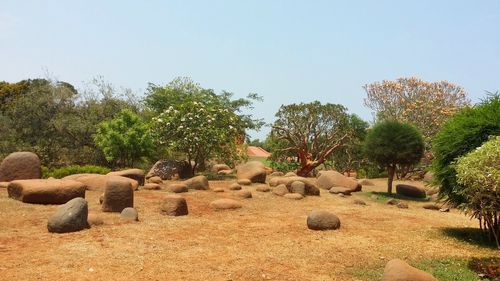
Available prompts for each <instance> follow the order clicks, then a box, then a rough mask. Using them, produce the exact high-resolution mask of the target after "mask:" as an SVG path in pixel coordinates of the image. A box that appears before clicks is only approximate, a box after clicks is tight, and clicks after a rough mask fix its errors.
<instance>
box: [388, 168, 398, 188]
mask: <svg viewBox="0 0 500 281" xmlns="http://www.w3.org/2000/svg"><path fill="white" fill-rule="evenodd" d="M395 172H396V166H394V165H389V166H388V167H387V176H388V178H387V192H388V193H389V194H392V180H393V179H394V173H395Z"/></svg>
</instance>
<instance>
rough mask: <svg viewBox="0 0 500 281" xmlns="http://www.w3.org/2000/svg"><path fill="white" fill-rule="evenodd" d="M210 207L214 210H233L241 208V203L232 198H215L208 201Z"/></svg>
mask: <svg viewBox="0 0 500 281" xmlns="http://www.w3.org/2000/svg"><path fill="white" fill-rule="evenodd" d="M210 207H212V208H213V209H215V210H233V209H239V208H241V203H240V202H238V201H236V200H233V199H227V198H224V199H217V200H215V201H212V202H210Z"/></svg>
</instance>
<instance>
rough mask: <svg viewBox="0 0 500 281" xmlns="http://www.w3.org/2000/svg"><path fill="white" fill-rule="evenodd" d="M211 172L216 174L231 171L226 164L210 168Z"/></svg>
mask: <svg viewBox="0 0 500 281" xmlns="http://www.w3.org/2000/svg"><path fill="white" fill-rule="evenodd" d="M211 171H212V173H215V174H218V173H219V172H220V171H231V168H230V167H229V166H228V165H226V164H215V165H213V166H212V169H211ZM229 173H231V172H229Z"/></svg>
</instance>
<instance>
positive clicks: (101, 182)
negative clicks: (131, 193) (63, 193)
mask: <svg viewBox="0 0 500 281" xmlns="http://www.w3.org/2000/svg"><path fill="white" fill-rule="evenodd" d="M63 179H71V180H76V181H79V182H81V183H83V184H85V186H86V187H87V190H95V191H104V189H105V188H106V183H107V182H108V181H109V180H111V179H118V180H119V179H125V180H127V181H128V182H130V185H131V186H132V189H133V190H137V189H138V188H139V183H138V182H137V181H136V180H133V179H131V178H126V177H122V176H112V175H100V174H74V175H70V176H67V177H64V178H63Z"/></svg>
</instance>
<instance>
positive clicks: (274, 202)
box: [0, 180, 496, 280]
mask: <svg viewBox="0 0 500 281" xmlns="http://www.w3.org/2000/svg"><path fill="white" fill-rule="evenodd" d="M374 182H375V183H376V186H373V187H369V186H367V187H364V190H368V191H370V190H377V191H384V190H385V181H384V180H374ZM230 183H231V182H211V183H210V185H211V187H212V188H215V187H223V188H225V189H226V192H224V193H214V192H211V191H190V192H188V193H185V194H183V195H182V196H184V197H185V198H186V200H187V202H188V206H189V212H190V213H189V215H188V216H184V217H167V216H162V215H160V213H159V202H160V200H161V198H162V197H163V196H165V195H166V194H167V193H166V192H165V191H144V190H143V191H138V192H136V193H135V207H136V208H137V210H138V211H139V219H140V222H138V223H126V222H123V221H121V220H120V218H119V214H116V213H114V214H110V213H101V212H100V205H99V202H98V198H99V195H100V193H99V192H93V191H88V192H87V195H86V197H87V200H88V201H89V208H90V213H94V214H99V215H100V216H101V217H102V218H103V220H104V225H101V226H94V227H92V228H91V229H89V230H84V231H81V232H76V233H68V234H52V233H48V232H47V228H46V224H47V218H48V217H49V216H50V215H51V214H52V213H53V212H54V210H55V209H56V208H57V206H42V205H30V204H24V203H21V202H19V201H15V200H12V199H9V198H8V197H7V191H6V189H0V280H356V278H355V277H353V276H352V275H351V272H352V269H353V268H362V267H365V266H370V267H374V266H375V267H383V266H384V265H385V263H386V262H387V261H388V260H389V259H392V258H401V259H406V260H409V261H412V260H418V259H421V258H439V257H447V256H455V257H472V256H475V257H491V256H494V255H495V254H496V253H495V251H494V250H490V249H485V248H479V247H477V246H472V245H467V244H464V243H462V242H459V241H457V240H455V239H453V238H449V237H446V236H443V235H442V234H441V231H440V229H441V228H443V227H471V226H472V227H476V225H477V224H476V222H475V221H471V220H469V219H468V218H467V217H465V216H464V215H462V214H460V213H458V212H456V211H454V210H452V211H451V212H450V213H440V212H437V211H429V210H425V209H423V208H421V206H422V205H423V204H424V203H421V202H413V201H409V202H408V205H409V209H398V208H396V207H394V206H388V205H386V204H383V203H380V202H377V201H376V200H373V199H370V198H369V197H365V196H362V195H359V194H354V195H353V196H351V197H345V198H342V197H340V196H337V195H332V194H329V193H328V192H325V191H322V193H321V196H319V197H306V198H305V199H303V200H298V201H296V200H289V199H285V198H282V197H278V196H275V195H273V194H272V193H270V192H268V193H262V192H257V191H255V187H243V189H249V190H252V191H253V198H252V199H239V200H241V202H242V203H243V208H241V209H239V210H233V211H213V210H211V209H210V208H209V203H210V202H211V201H212V200H215V199H217V198H221V197H231V194H232V192H231V191H228V190H227V188H228V187H229V184H230ZM418 184H420V183H418ZM355 198H359V199H363V200H365V202H367V204H368V205H367V206H360V205H355V204H353V203H352V201H353V199H355ZM313 209H327V210H330V211H332V212H334V213H336V214H337V215H338V216H339V218H340V220H341V223H342V226H341V228H340V229H339V230H336V231H325V232H318V231H311V230H308V229H307V226H306V216H307V214H308V212H310V211H311V210H313Z"/></svg>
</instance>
